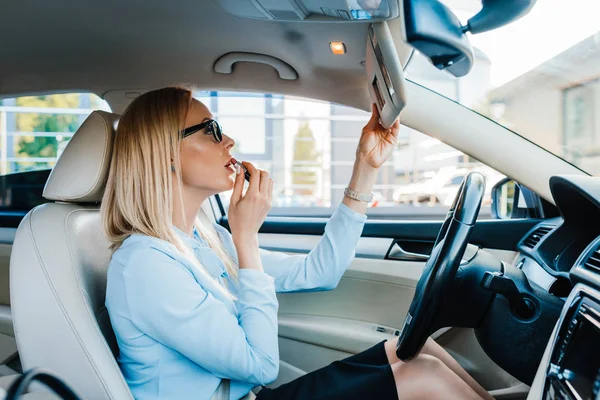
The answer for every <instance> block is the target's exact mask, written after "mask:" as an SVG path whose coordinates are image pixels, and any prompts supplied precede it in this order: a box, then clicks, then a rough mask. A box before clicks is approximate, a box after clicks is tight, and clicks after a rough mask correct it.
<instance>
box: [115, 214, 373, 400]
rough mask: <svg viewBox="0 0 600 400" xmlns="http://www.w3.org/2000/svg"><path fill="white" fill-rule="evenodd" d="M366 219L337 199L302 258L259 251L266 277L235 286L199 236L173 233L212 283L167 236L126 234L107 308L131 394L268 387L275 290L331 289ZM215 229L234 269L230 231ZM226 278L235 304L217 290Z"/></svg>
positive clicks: (199, 394)
mask: <svg viewBox="0 0 600 400" xmlns="http://www.w3.org/2000/svg"><path fill="white" fill-rule="evenodd" d="M365 220H366V216H365V215H362V214H359V213H357V212H355V211H353V210H352V209H350V208H348V207H347V206H346V205H344V204H343V203H340V205H339V206H338V208H337V209H336V211H335V212H334V214H333V215H332V216H331V218H330V220H329V222H328V223H327V225H326V227H325V234H324V235H323V237H322V238H321V240H320V241H319V243H318V244H317V246H316V247H315V248H314V249H313V250H312V251H311V252H310V253H309V254H308V255H304V254H298V255H287V254H283V253H278V252H270V251H267V250H262V249H261V250H260V255H261V259H262V263H263V268H264V272H261V271H258V270H250V269H241V270H239V275H238V280H237V282H235V281H234V280H232V279H230V277H229V276H228V274H227V272H226V270H225V267H224V265H223V263H222V262H221V260H220V259H219V258H218V257H217V255H216V254H215V252H214V251H213V250H212V249H210V248H209V247H208V246H207V244H206V242H205V241H204V240H203V239H202V238H201V236H200V235H198V233H197V232H194V238H192V237H190V236H187V235H185V234H184V233H183V232H181V231H179V230H178V233H179V234H180V236H181V237H182V238H183V239H184V241H185V242H186V243H187V244H188V245H189V247H190V248H191V249H192V250H193V252H194V254H195V255H196V256H197V257H198V259H199V261H200V263H201V264H202V265H203V266H204V268H205V269H206V270H207V271H208V273H209V274H210V275H212V277H214V278H215V279H213V278H211V277H208V276H207V275H206V274H204V273H202V272H200V271H199V270H198V267H197V266H196V265H195V264H194V263H192V262H190V261H189V260H188V259H187V258H186V257H185V256H184V255H183V254H182V253H180V252H179V251H178V250H177V249H176V248H175V246H174V245H172V244H170V243H168V242H166V241H164V240H161V239H157V238H154V237H150V236H145V235H140V234H133V235H131V236H130V237H129V238H127V239H126V240H125V241H124V243H123V244H122V246H121V247H120V248H119V249H118V250H117V251H116V252H115V253H114V255H113V257H112V259H111V261H110V265H109V268H108V281H107V289H106V307H107V309H108V312H109V315H110V320H111V322H112V326H113V329H114V332H115V335H116V337H117V342H118V344H119V350H120V355H119V360H118V361H119V365H120V367H121V370H122V372H123V375H124V376H125V380H126V381H127V384H128V385H129V388H130V389H131V392H132V393H133V396H134V397H135V398H136V399H138V400H149V399H169V400H178V399H182V400H183V399H186V400H187V399H210V397H211V396H212V394H213V393H214V392H215V390H216V389H217V387H218V385H219V383H220V381H221V379H223V378H227V379H230V380H231V392H230V393H231V399H239V398H240V397H243V396H244V395H246V394H247V393H248V392H249V391H250V390H251V389H252V388H253V387H254V386H259V385H266V384H268V383H270V382H273V381H274V380H275V379H276V378H277V374H278V372H279V349H278V341H277V308H278V303H277V297H276V296H275V292H291V291H308V290H330V289H333V288H335V287H336V286H337V284H338V282H339V281H340V279H341V277H342V275H343V274H344V271H345V270H346V268H347V267H348V265H349V264H350V262H351V261H352V259H353V258H354V249H355V247H356V244H357V242H358V239H359V237H360V235H361V232H362V229H363V226H364V221H365ZM215 228H216V229H217V232H218V234H219V236H220V238H221V241H222V242H223V245H224V247H225V250H226V251H227V252H228V254H229V255H230V256H231V257H232V258H233V259H234V261H236V263H237V253H236V251H235V247H234V245H233V241H232V239H231V235H230V234H229V232H228V231H227V230H226V229H224V228H222V227H221V226H218V225H215ZM225 281H226V284H227V287H228V289H229V291H230V292H231V293H232V294H233V296H234V297H235V300H232V299H231V298H230V297H228V296H227V295H225V294H224V293H223V291H222V290H219V288H218V287H217V285H218V284H223V283H224V282H225Z"/></svg>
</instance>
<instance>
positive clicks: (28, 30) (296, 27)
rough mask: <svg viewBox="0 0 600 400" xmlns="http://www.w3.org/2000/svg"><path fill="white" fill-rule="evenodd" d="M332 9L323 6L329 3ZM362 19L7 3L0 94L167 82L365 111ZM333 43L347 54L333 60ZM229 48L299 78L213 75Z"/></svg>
mask: <svg viewBox="0 0 600 400" xmlns="http://www.w3.org/2000/svg"><path fill="white" fill-rule="evenodd" d="M323 3H324V4H326V3H327V0H323ZM367 26H368V24H366V23H359V22H342V23H340V22H313V23H310V22H276V21H262V20H251V19H242V18H238V17H235V16H233V15H230V14H228V13H226V12H225V11H224V10H223V9H221V7H220V6H219V5H218V4H217V2H216V1H213V0H209V1H207V0H204V1H202V0H175V1H164V0H127V1H123V0H106V1H102V2H100V1H80V0H57V1H48V0H30V1H13V2H7V3H4V4H3V6H2V13H1V14H0V35H1V36H2V37H3V38H4V40H3V44H2V46H0V59H1V60H2V62H1V63H0V97H9V96H16V95H23V94H34V93H56V92H72V91H90V92H94V93H96V94H98V95H100V96H101V97H104V94H105V93H107V92H109V91H111V90H148V89H153V88H158V87H162V86H166V85H171V84H187V85H192V86H195V87H197V88H199V89H230V90H240V91H261V92H271V93H282V94H293V95H298V96H304V97H309V98H315V99H322V100H328V101H333V102H337V103H342V104H347V105H353V106H356V107H361V108H368V104H369V103H370V100H369V97H368V92H367V85H366V79H365V71H364V67H363V66H362V65H361V61H363V60H364V58H365V47H366V38H367ZM390 28H391V30H392V32H393V35H394V38H395V44H396V48H397V50H398V54H399V56H400V60H401V62H402V63H403V64H405V63H406V60H407V59H408V57H409V55H410V53H411V48H410V47H409V46H408V45H407V44H406V43H405V42H404V41H403V40H402V37H403V32H402V31H403V29H401V28H402V24H401V21H400V20H399V19H396V20H394V21H390ZM330 41H343V42H344V43H345V44H346V47H347V54H346V55H344V56H334V55H332V54H331V52H330V51H329V42H330ZM231 51H245V52H254V53H262V54H268V55H271V56H274V57H277V58H280V59H281V60H283V61H285V62H287V63H288V64H290V65H291V66H292V67H293V68H294V69H296V71H297V72H298V74H299V78H298V80H296V81H292V82H290V81H283V80H280V79H279V78H278V76H277V73H276V72H275V70H274V69H272V68H271V67H269V66H265V65H258V64H247V63H243V64H237V65H236V67H235V69H234V73H233V74H231V75H221V74H217V73H215V72H214V71H213V64H214V62H215V61H216V60H217V59H218V58H219V57H221V56H222V55H223V54H225V53H228V52H231Z"/></svg>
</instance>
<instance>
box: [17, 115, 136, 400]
mask: <svg viewBox="0 0 600 400" xmlns="http://www.w3.org/2000/svg"><path fill="white" fill-rule="evenodd" d="M117 119H118V117H117V116H116V115H114V114H110V113H106V112H99V111H97V112H93V113H92V114H91V115H90V116H89V117H88V118H87V120H86V121H85V122H84V124H83V125H82V126H81V128H80V129H79V130H78V131H77V133H76V134H75V135H74V136H73V138H72V139H71V141H70V142H69V144H68V146H67V147H66V149H65V151H64V152H63V154H62V155H61V157H60V159H59V160H58V162H57V165H56V167H55V168H54V170H53V171H52V173H51V175H50V178H49V179H48V182H47V184H46V188H45V190H44V196H45V197H47V198H48V199H51V200H61V201H62V202H58V203H48V204H44V205H41V206H38V207H36V208H34V209H33V210H32V211H30V212H29V213H28V214H27V216H26V217H25V218H24V219H23V221H22V222H21V224H20V225H19V229H18V230H17V233H16V236H15V240H14V244H13V249H12V255H11V262H10V286H11V305H12V314H13V323H14V329H15V335H16V339H17V346H18V349H19V354H20V356H21V363H22V365H23V368H24V369H29V368H32V367H43V368H46V369H49V370H51V371H52V372H54V373H55V374H56V375H58V376H59V377H61V378H63V379H64V380H65V381H66V382H67V383H68V384H69V385H71V386H72V387H73V388H74V389H75V390H76V392H77V393H79V395H80V396H82V397H83V398H85V399H119V400H121V399H132V396H131V393H130V392H129V389H128V387H127V384H126V382H125V380H124V379H123V376H122V374H121V371H120V370H119V367H118V365H117V363H116V360H115V357H114V355H113V352H115V351H116V350H117V346H116V343H115V339H114V334H113V333H112V329H111V327H110V323H109V319H108V314H107V312H106V309H105V307H104V297H105V291H106V269H107V266H108V262H109V260H110V256H111V253H110V251H109V248H108V245H109V244H108V241H107V239H106V238H105V237H104V234H103V232H102V228H101V223H100V213H99V209H98V206H97V205H94V206H92V205H89V203H93V202H98V201H99V200H100V199H101V197H102V193H103V190H104V185H105V184H106V178H107V173H108V167H109V163H110V156H111V151H112V145H113V139H114V128H115V124H116V121H117ZM67 201H70V202H72V203H70V204H69V203H65V202H67ZM75 202H80V203H87V204H88V205H79V204H75ZM111 349H112V350H111Z"/></svg>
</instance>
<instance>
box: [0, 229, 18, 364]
mask: <svg viewBox="0 0 600 400" xmlns="http://www.w3.org/2000/svg"><path fill="white" fill-rule="evenodd" d="M15 231H16V229H14V228H1V229H0V366H2V365H3V364H5V363H6V362H8V361H10V360H11V359H12V358H14V356H15V355H16V354H17V342H16V341H15V338H14V336H15V334H14V331H13V324H12V315H11V312H10V293H9V266H10V252H11V249H12V242H13V239H14V236H15ZM0 375H2V373H0Z"/></svg>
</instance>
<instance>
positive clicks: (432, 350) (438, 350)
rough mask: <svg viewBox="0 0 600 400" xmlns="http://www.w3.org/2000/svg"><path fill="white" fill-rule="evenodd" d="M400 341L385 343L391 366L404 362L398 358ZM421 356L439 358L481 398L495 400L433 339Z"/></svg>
mask: <svg viewBox="0 0 600 400" xmlns="http://www.w3.org/2000/svg"><path fill="white" fill-rule="evenodd" d="M397 343H398V339H397V338H396V339H394V340H388V341H387V342H385V352H386V355H387V358H388V361H389V363H390V365H393V364H396V363H398V362H402V361H400V360H399V359H398V357H397V356H396V344H397ZM421 354H427V355H431V356H434V357H436V358H438V359H439V360H440V361H442V362H443V363H444V364H445V365H446V366H447V367H448V368H449V369H450V370H451V371H452V372H454V374H456V375H457V376H458V377H459V378H460V379H462V380H463V381H464V382H466V383H467V384H468V385H469V386H470V387H471V388H472V389H473V390H474V391H475V392H476V393H477V394H478V395H479V396H480V397H481V398H483V399H486V400H493V399H494V398H493V397H492V396H491V395H490V394H489V393H488V391H487V390H485V389H484V388H483V387H482V386H481V385H480V384H479V383H477V381H476V380H475V379H473V377H472V376H471V375H469V374H468V373H467V371H465V370H464V369H463V368H462V367H461V366H460V364H459V363H458V362H456V360H455V359H454V358H452V356H451V355H450V354H448V352H447V351H446V350H444V348H443V347H442V346H440V345H439V344H437V343H436V342H435V341H434V340H432V339H431V338H429V339H427V342H425V346H423V349H422V350H421Z"/></svg>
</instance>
